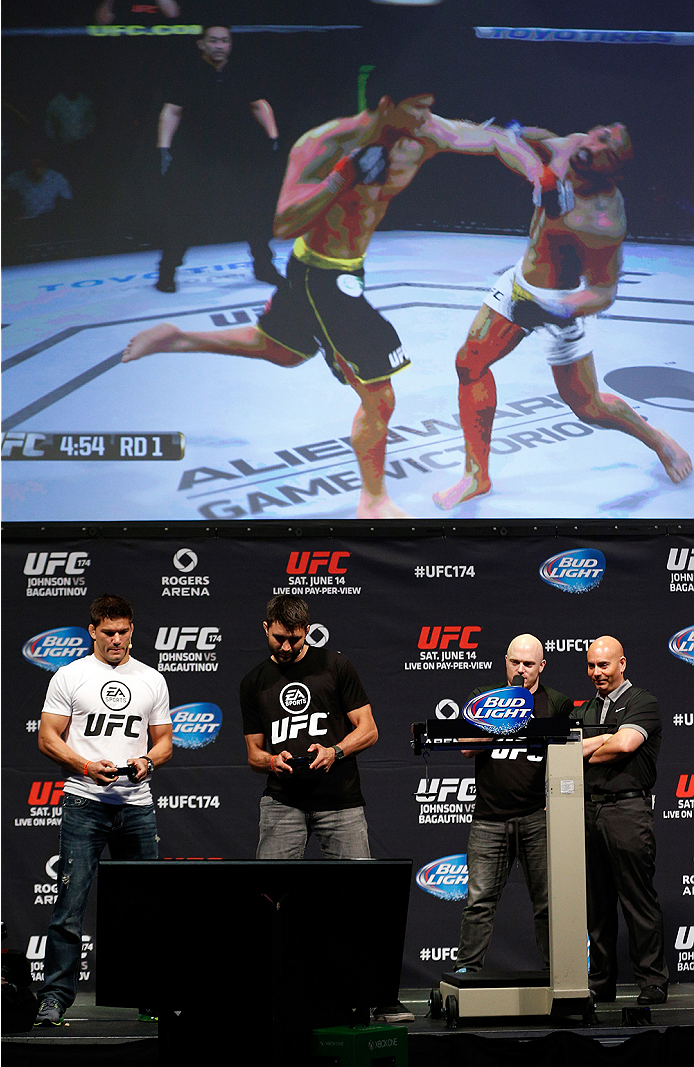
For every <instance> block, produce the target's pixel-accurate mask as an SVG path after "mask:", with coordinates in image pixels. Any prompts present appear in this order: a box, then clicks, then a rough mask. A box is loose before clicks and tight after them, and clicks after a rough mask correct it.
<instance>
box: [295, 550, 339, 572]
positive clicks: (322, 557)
mask: <svg viewBox="0 0 694 1067" xmlns="http://www.w3.org/2000/svg"><path fill="white" fill-rule="evenodd" d="M349 555H350V553H349V552H291V553H290V555H289V563H288V564H287V574H317V573H318V571H319V570H320V569H321V568H325V569H327V572H328V574H346V573H347V569H346V568H345V567H341V566H340V561H341V560H342V559H349Z"/></svg>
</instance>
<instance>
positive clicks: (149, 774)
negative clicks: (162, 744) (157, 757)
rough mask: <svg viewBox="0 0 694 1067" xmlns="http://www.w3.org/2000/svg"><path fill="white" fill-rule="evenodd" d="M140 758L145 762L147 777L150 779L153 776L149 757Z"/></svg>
mask: <svg viewBox="0 0 694 1067" xmlns="http://www.w3.org/2000/svg"><path fill="white" fill-rule="evenodd" d="M140 758H141V759H146V760H147V777H148V778H150V777H151V776H152V775H153V774H154V764H153V763H152V761H151V759H150V758H149V756H141V757H140Z"/></svg>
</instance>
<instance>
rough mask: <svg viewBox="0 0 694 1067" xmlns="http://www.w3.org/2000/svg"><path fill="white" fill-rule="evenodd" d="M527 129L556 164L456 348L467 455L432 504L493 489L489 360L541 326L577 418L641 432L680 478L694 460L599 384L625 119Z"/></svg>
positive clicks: (619, 229)
mask: <svg viewBox="0 0 694 1067" xmlns="http://www.w3.org/2000/svg"><path fill="white" fill-rule="evenodd" d="M520 136H521V137H526V138H527V140H528V141H530V142H532V143H533V144H534V145H535V147H536V149H537V152H538V155H539V156H540V157H541V158H542V159H543V161H544V162H545V163H547V164H549V165H548V166H547V167H545V170H544V172H543V176H542V179H541V183H540V184H541V190H540V191H537V190H536V195H535V197H534V201H535V204H536V208H535V213H534V215H533V219H532V223H531V225H530V240H529V242H528V247H527V249H526V251H525V255H524V256H523V258H522V260H521V261H520V262H519V263H517V264H516V266H515V267H512V268H511V269H510V270H508V271H506V273H505V274H503V275H502V277H501V278H500V279H499V282H498V284H497V285H496V286H495V287H494V288H493V289H491V290H490V292H489V293H488V295H487V296H486V298H485V301H484V304H483V305H482V307H481V309H480V310H479V312H478V313H477V316H476V317H475V319H474V321H473V323H472V326H471V327H470V332H469V334H468V336H467V340H466V341H465V344H464V345H463V347H462V348H461V349H460V351H459V352H458V355H457V357H456V370H457V372H458V379H459V385H458V404H459V409H460V425H461V428H462V430H463V433H464V435H465V452H466V464H465V475H464V477H463V478H461V480H460V481H459V482H457V483H456V485H454V486H452V487H451V488H450V489H446V490H444V491H443V492H438V493H434V497H433V499H434V503H435V504H437V505H438V506H439V507H440V508H442V509H443V510H445V511H448V510H449V509H450V508H454V507H456V506H457V505H458V504H462V503H464V501H466V500H470V499H471V498H472V497H475V496H478V495H480V494H482V493H487V492H489V490H490V488H491V484H492V483H491V481H490V479H489V449H490V444H491V437H492V423H493V421H494V414H495V411H496V386H495V382H494V377H493V375H492V372H491V370H490V369H489V368H490V367H491V365H492V364H493V363H496V361H497V360H499V359H502V358H503V356H507V355H508V354H509V352H511V351H513V349H514V348H515V347H516V346H517V345H518V344H520V342H521V341H522V340H523V338H524V337H527V336H528V334H529V333H531V332H532V331H533V330H535V329H538V328H540V327H542V328H543V339H544V341H545V345H546V354H547V362H548V363H549V365H550V367H551V368H552V374H553V375H554V380H555V382H556V385H557V389H558V391H559V394H560V396H561V398H562V400H564V402H565V403H566V404H568V405H569V407H570V408H571V409H572V411H573V412H574V413H575V414H576V415H577V416H578V417H579V419H581V420H582V421H583V422H586V423H591V424H593V425H597V426H602V427H605V428H606V429H612V430H621V431H622V432H623V433H627V434H630V435H631V436H632V437H636V438H637V440H639V441H642V442H643V444H645V445H647V446H648V448H652V449H653V451H654V452H655V453H656V455H657V456H658V459H659V460H660V462H661V463H662V464H663V466H664V467H665V470H666V471H667V474H668V475H669V477H670V478H671V479H672V481H673V482H680V481H682V480H683V479H684V478H686V477H687V475H688V474H689V473H690V472H691V469H692V462H691V459H690V458H689V456H688V455H687V453H686V452H685V451H684V449H683V448H681V447H680V446H679V445H678V444H677V443H676V441H673V439H672V438H671V437H669V436H668V435H667V434H666V433H663V432H662V431H661V430H657V429H655V428H654V427H653V426H650V425H649V423H647V422H646V421H645V420H644V419H642V418H641V417H640V415H637V414H636V412H635V411H633V410H632V408H630V407H629V405H628V404H627V403H626V402H625V401H624V400H622V399H621V398H620V397H617V396H613V395H612V394H611V393H601V392H600V390H599V389H598V382H597V377H596V373H595V364H594V362H593V346H592V340H591V330H592V327H593V325H594V322H593V320H592V319H591V318H590V316H594V315H597V314H598V313H599V312H601V311H605V310H606V308H609V307H610V305H611V304H612V303H613V302H614V300H615V297H616V295H617V281H618V278H619V272H620V268H621V265H622V251H621V245H622V242H623V240H624V237H625V234H626V218H625V214H624V200H623V198H622V194H621V193H620V191H619V189H618V188H617V185H616V182H617V180H618V178H619V173H620V170H621V168H622V166H623V165H624V163H626V162H627V161H628V160H629V159H631V157H632V155H633V152H632V147H631V141H630V139H629V134H628V132H627V130H626V127H624V126H622V125H621V124H620V123H615V124H614V125H612V126H596V127H595V128H594V129H592V130H589V132H588V133H572V134H569V136H568V137H556V136H554V135H553V134H550V133H549V131H546V130H545V131H541V130H535V129H532V130H527V131H523V133H522V134H521V135H520ZM557 179H558V181H557ZM544 189H546V190H547V191H546V192H542V190H544ZM540 193H541V195H540Z"/></svg>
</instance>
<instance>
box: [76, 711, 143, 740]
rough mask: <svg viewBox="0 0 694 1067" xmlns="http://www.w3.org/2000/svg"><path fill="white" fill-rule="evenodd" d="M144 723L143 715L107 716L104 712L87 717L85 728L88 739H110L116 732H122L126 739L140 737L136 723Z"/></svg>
mask: <svg viewBox="0 0 694 1067" xmlns="http://www.w3.org/2000/svg"><path fill="white" fill-rule="evenodd" d="M137 722H142V716H141V715H128V716H127V717H126V716H125V715H114V714H111V715H106V714H105V713H104V712H99V713H98V714H93V715H87V724H86V726H85V728H84V733H85V736H86V737H100V736H101V735H102V734H103V735H104V737H110V736H111V734H112V733H113V732H114V730H122V731H123V733H124V734H125V736H126V737H139V736H140V731H139V730H137V729H135V728H134V727H135V723H137Z"/></svg>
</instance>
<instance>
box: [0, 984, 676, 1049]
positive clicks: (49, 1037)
mask: <svg viewBox="0 0 694 1067" xmlns="http://www.w3.org/2000/svg"><path fill="white" fill-rule="evenodd" d="M637 993H638V990H637V987H636V986H627V985H622V986H619V987H618V990H617V1000H616V1001H615V1003H614V1004H601V1005H598V1012H597V1017H598V1021H597V1023H596V1024H595V1025H592V1026H586V1025H584V1024H583V1023H581V1022H580V1020H575V1019H571V1020H567V1021H566V1023H565V1025H562V1026H559V1025H558V1024H556V1023H554V1021H553V1023H552V1025H551V1026H550V1025H548V1020H547V1019H545V1018H539V1019H533V1020H530V1019H528V1018H525V1019H493V1020H491V1019H485V1020H479V1019H477V1020H475V1019H473V1020H467V1021H464V1020H461V1022H460V1025H459V1027H458V1029H457V1030H449V1029H447V1027H446V1023H445V1020H444V1019H436V1020H434V1019H429V1018H428V1017H427V1012H428V999H429V990H428V989H403V990H401V992H400V999H401V1000H402V1002H403V1004H406V1005H407V1007H409V1008H410V1009H411V1011H413V1012H414V1015H415V1019H414V1022H409V1023H405V1024H396V1025H406V1026H407V1029H408V1033H409V1034H410V1036H411V1037H412V1036H414V1035H417V1038H418V1040H417V1042H416V1045H417V1048H418V1049H420V1050H422V1049H426V1048H427V1043H426V1042H425V1041H424V1040H423V1039H426V1038H431V1039H432V1040H434V1039H438V1038H443V1037H450V1038H452V1039H454V1038H455V1037H456V1035H458V1034H467V1035H470V1034H474V1035H477V1036H480V1037H487V1038H505V1039H507V1040H518V1041H522V1040H529V1039H531V1038H539V1037H543V1036H545V1035H546V1034H549V1033H552V1032H553V1031H556V1030H558V1029H562V1030H571V1031H573V1032H574V1033H578V1034H581V1035H583V1036H585V1037H591V1038H594V1039H596V1040H598V1041H599V1042H600V1043H601V1044H602V1045H605V1046H611V1045H617V1044H620V1043H621V1042H623V1041H625V1040H626V1039H627V1038H629V1037H632V1036H633V1035H634V1034H637V1033H642V1032H643V1030H644V1027H635V1026H623V1025H622V1009H623V1008H626V1007H633V1006H635V1004H636V996H637ZM213 999H214V998H213ZM215 1020H216V1021H217V1022H218V1021H219V1020H218V1018H217V1013H216V1012H215V1011H214V1010H212V1013H211V1015H210V1016H208V1017H207V1018H206V1019H201V1026H202V1028H203V1030H206V1029H208V1028H209V1027H210V1026H212V1025H213V1023H215ZM235 1020H236V1021H235ZM249 1021H252V1020H249V1015H248V1010H247V1009H246V1010H245V1012H241V1013H239V1012H237V1011H235V1010H234V1009H233V1008H232V1009H229V1026H230V1027H231V1028H234V1027H235V1026H236V1025H245V1024H246V1023H248V1022H249ZM253 1025H261V1024H260V1021H259V1020H256V1022H254V1023H253ZM674 1026H676V1027H684V1026H686V1027H690V1026H694V983H678V984H676V985H671V986H670V991H669V994H668V1000H667V1003H666V1004H663V1005H661V1006H659V1007H656V1008H652V1009H651V1028H652V1029H658V1030H661V1031H662V1030H665V1029H666V1028H669V1027H674ZM156 1037H157V1024H156V1023H143V1022H139V1021H138V1018H137V1009H135V1008H107V1007H98V1006H96V1005H95V1004H94V995H93V994H90V993H80V994H78V996H77V1000H76V1001H75V1003H74V1005H73V1006H72V1008H71V1009H70V1010H69V1011H68V1013H67V1015H66V1016H65V1023H64V1025H63V1026H61V1027H51V1028H50V1029H44V1028H37V1029H35V1030H32V1031H31V1032H30V1033H26V1034H8V1035H5V1036H3V1039H2V1046H3V1056H7V1055H10V1056H11V1053H12V1051H13V1049H14V1050H18V1049H19V1048H20V1046H23V1047H25V1048H31V1047H33V1048H34V1049H37V1050H38V1049H39V1048H45V1047H47V1046H58V1047H60V1049H62V1050H68V1049H70V1048H73V1047H77V1046H79V1045H90V1046H101V1047H102V1048H105V1047H112V1046H116V1045H122V1044H125V1043H130V1042H143V1041H148V1040H149V1041H151V1040H154V1039H156ZM56 1051H57V1049H56ZM23 1060H24V1062H27V1060H26V1056H24V1057H23ZM410 1062H411V1064H412V1063H414V1060H413V1059H412V1056H411V1057H410ZM421 1062H425V1060H422V1061H421Z"/></svg>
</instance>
